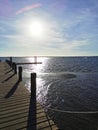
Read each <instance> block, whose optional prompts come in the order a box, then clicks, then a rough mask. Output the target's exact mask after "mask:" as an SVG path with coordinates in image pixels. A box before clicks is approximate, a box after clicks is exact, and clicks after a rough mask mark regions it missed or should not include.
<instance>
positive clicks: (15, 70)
mask: <svg viewBox="0 0 98 130" xmlns="http://www.w3.org/2000/svg"><path fill="white" fill-rule="evenodd" d="M12 68H13V70H14V73H15V74H17V65H16V63H14V62H13V67H12Z"/></svg>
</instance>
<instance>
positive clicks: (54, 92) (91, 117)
mask: <svg viewBox="0 0 98 130" xmlns="http://www.w3.org/2000/svg"><path fill="white" fill-rule="evenodd" d="M0 59H1V60H2V61H5V60H6V59H9V57H0ZM12 60H13V62H16V63H24V62H27V63H31V62H34V57H13V58H12ZM37 62H42V64H29V65H26V64H25V65H19V66H22V67H23V82H24V84H25V87H26V88H27V89H28V91H30V86H31V81H30V76H31V73H36V74H37V78H36V82H37V93H36V95H37V101H38V102H39V103H40V104H41V105H42V106H43V107H44V109H45V111H46V112H47V113H48V114H49V116H50V117H51V118H52V119H53V120H54V122H55V123H56V124H57V125H58V127H59V128H60V130H97V129H98V56H91V57H90V56H81V57H78V56H77V57H37Z"/></svg>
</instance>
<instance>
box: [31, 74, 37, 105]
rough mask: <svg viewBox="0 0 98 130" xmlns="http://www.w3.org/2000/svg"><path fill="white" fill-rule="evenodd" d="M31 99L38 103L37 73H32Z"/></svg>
mask: <svg viewBox="0 0 98 130" xmlns="http://www.w3.org/2000/svg"><path fill="white" fill-rule="evenodd" d="M31 99H33V100H34V103H36V73H31Z"/></svg>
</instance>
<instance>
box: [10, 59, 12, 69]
mask: <svg viewBox="0 0 98 130" xmlns="http://www.w3.org/2000/svg"><path fill="white" fill-rule="evenodd" d="M10 66H11V67H12V57H10Z"/></svg>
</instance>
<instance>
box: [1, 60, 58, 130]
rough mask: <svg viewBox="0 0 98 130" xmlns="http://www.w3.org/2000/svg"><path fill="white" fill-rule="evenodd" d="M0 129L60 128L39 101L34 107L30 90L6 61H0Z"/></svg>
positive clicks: (39, 129) (49, 129) (37, 129)
mask: <svg viewBox="0 0 98 130" xmlns="http://www.w3.org/2000/svg"><path fill="white" fill-rule="evenodd" d="M0 129H2V130H16V129H17V130H31V129H34V130H35V129H36V130H57V129H58V128H57V126H56V125H55V124H54V122H53V121H52V120H51V119H50V118H49V117H48V116H47V115H46V113H45V112H44V109H43V108H42V106H41V105H40V104H39V103H36V106H35V108H34V105H33V102H32V99H31V96H30V93H29V91H28V90H27V89H26V87H24V84H23V82H22V81H20V82H19V81H18V76H17V75H16V74H14V71H13V70H12V69H11V68H10V67H9V65H8V64H7V63H5V62H0Z"/></svg>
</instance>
